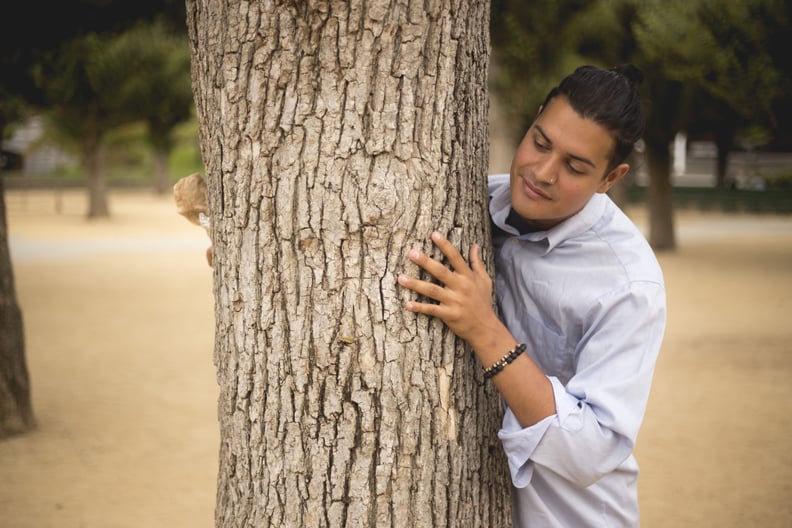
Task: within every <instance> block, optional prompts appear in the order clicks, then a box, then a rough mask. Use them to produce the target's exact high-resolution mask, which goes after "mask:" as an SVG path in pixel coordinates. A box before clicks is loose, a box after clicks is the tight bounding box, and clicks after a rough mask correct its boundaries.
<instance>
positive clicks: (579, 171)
mask: <svg viewBox="0 0 792 528" xmlns="http://www.w3.org/2000/svg"><path fill="white" fill-rule="evenodd" d="M567 168H568V169H569V172H571V173H572V174H583V173H584V172H585V171H582V170H580V169H578V168H576V167H575V166H574V165H572V164H571V163H567Z"/></svg>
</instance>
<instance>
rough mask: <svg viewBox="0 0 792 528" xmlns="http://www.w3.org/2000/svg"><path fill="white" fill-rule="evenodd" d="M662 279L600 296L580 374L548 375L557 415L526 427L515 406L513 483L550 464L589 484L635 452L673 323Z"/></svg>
mask: <svg viewBox="0 0 792 528" xmlns="http://www.w3.org/2000/svg"><path fill="white" fill-rule="evenodd" d="M665 316H666V313H665V292H664V288H663V286H662V284H661V283H656V282H651V281H645V282H635V283H631V284H630V285H629V286H628V287H626V288H624V289H623V290H621V291H617V292H613V293H612V294H609V295H608V296H606V297H604V298H602V299H598V300H597V303H595V306H593V307H592V308H591V309H590V310H589V312H588V314H587V316H586V329H585V332H584V335H583V338H582V339H581V340H580V343H579V345H578V348H577V350H576V357H577V361H576V372H575V374H574V375H573V376H572V377H571V378H570V379H569V381H568V382H567V383H566V385H565V384H563V383H562V382H561V381H560V380H559V379H558V378H556V377H552V376H548V378H549V379H550V381H551V383H552V387H553V392H554V396H555V404H556V414H554V415H552V416H549V417H547V418H545V419H544V420H542V421H540V422H538V423H536V424H533V425H531V426H529V427H522V426H521V425H520V424H519V422H518V421H517V419H516V417H515V416H514V414H513V413H512V412H511V411H510V410H509V409H508V408H507V410H506V413H505V416H504V420H503V427H502V429H501V430H500V431H499V433H498V436H499V438H500V440H501V442H502V444H503V448H504V450H505V453H506V456H507V459H508V463H509V469H510V472H511V477H512V482H513V484H514V486H515V487H517V488H524V487H526V486H528V485H529V484H530V482H531V477H532V475H533V472H534V470H535V467H536V466H537V465H538V466H542V467H544V468H547V469H548V470H550V471H552V472H554V473H556V474H558V475H559V476H561V477H563V478H564V479H566V480H568V481H570V482H572V483H573V484H574V485H576V486H578V487H580V488H584V487H587V486H589V485H591V484H593V483H594V482H596V481H597V480H599V479H600V478H601V477H602V476H604V475H606V474H607V473H610V472H611V471H613V470H614V469H616V468H617V467H618V466H619V465H620V464H621V463H622V462H624V461H625V460H626V459H627V458H628V457H629V456H630V454H631V453H632V451H633V449H634V446H635V440H636V437H637V434H638V430H639V428H640V425H641V422H642V420H643V416H644V412H645V409H646V404H647V400H648V397H649V388H650V386H651V381H652V376H653V373H654V366H655V362H656V359H657V354H658V352H659V349H660V343H661V341H662V337H663V329H664V327H665Z"/></svg>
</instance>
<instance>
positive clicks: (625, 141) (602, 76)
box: [542, 64, 646, 171]
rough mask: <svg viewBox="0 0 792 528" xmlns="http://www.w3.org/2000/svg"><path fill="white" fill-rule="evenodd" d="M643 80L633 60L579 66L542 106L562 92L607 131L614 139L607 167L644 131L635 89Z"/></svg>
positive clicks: (623, 156) (618, 160) (627, 152)
mask: <svg viewBox="0 0 792 528" xmlns="http://www.w3.org/2000/svg"><path fill="white" fill-rule="evenodd" d="M642 80H643V74H642V73H641V70H639V69H638V68H636V67H635V66H633V65H632V64H624V65H621V66H616V67H615V68H611V69H609V70H604V69H602V68H597V67H595V66H580V67H579V68H578V69H576V70H575V71H574V72H572V73H571V74H569V75H568V76H567V77H565V78H564V79H563V80H562V81H561V83H560V84H559V85H558V86H556V87H555V88H553V89H552V90H550V93H549V94H547V98H545V102H544V103H543V104H542V108H546V107H547V104H548V103H549V102H550V101H551V100H552V99H553V98H554V97H556V96H558V95H562V96H564V97H565V98H566V99H567V101H569V104H570V106H571V107H572V108H573V109H574V110H575V112H577V113H578V114H579V115H580V116H581V117H584V118H586V119H591V120H592V121H594V122H595V123H597V124H598V125H600V126H601V127H603V128H605V129H606V130H607V131H608V132H610V133H611V135H612V136H613V139H614V142H615V146H614V150H613V154H612V156H611V167H610V168H609V169H608V171H610V170H611V169H612V168H613V167H615V166H616V165H618V164H620V163H622V162H624V160H626V159H627V156H629V155H630V153H631V152H632V150H633V146H634V145H635V142H636V141H638V140H639V139H641V136H642V135H643V132H644V127H645V126H646V119H645V117H644V113H643V108H642V107H641V95H640V93H639V92H638V86H639V85H640V84H641V81H642Z"/></svg>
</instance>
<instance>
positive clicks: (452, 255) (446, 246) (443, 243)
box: [427, 231, 470, 273]
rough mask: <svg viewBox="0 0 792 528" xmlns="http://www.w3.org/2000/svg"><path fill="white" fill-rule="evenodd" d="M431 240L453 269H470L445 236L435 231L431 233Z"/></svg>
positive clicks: (460, 270) (458, 270)
mask: <svg viewBox="0 0 792 528" xmlns="http://www.w3.org/2000/svg"><path fill="white" fill-rule="evenodd" d="M432 242H434V243H435V245H436V246H437V247H438V248H439V249H440V251H442V252H443V255H445V256H446V258H447V259H448V263H449V264H450V265H451V267H452V268H453V269H454V270H455V271H457V272H459V273H462V272H464V271H466V270H468V269H470V268H468V265H467V262H465V259H464V258H462V255H461V254H460V253H459V251H458V250H457V248H456V247H454V245H453V244H452V243H451V242H450V241H449V240H448V239H447V238H446V237H444V236H443V235H441V234H440V233H438V232H437V231H435V232H433V233H432ZM427 271H428V270H427Z"/></svg>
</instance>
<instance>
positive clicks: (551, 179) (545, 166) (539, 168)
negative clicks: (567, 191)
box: [534, 159, 558, 185]
mask: <svg viewBox="0 0 792 528" xmlns="http://www.w3.org/2000/svg"><path fill="white" fill-rule="evenodd" d="M534 174H535V175H536V180H537V181H539V182H541V183H546V184H548V185H553V184H554V183H555V182H556V180H557V179H558V168H557V167H556V164H555V163H554V162H553V160H551V159H545V160H542V161H541V162H540V163H538V164H537V165H536V167H535V168H534Z"/></svg>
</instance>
